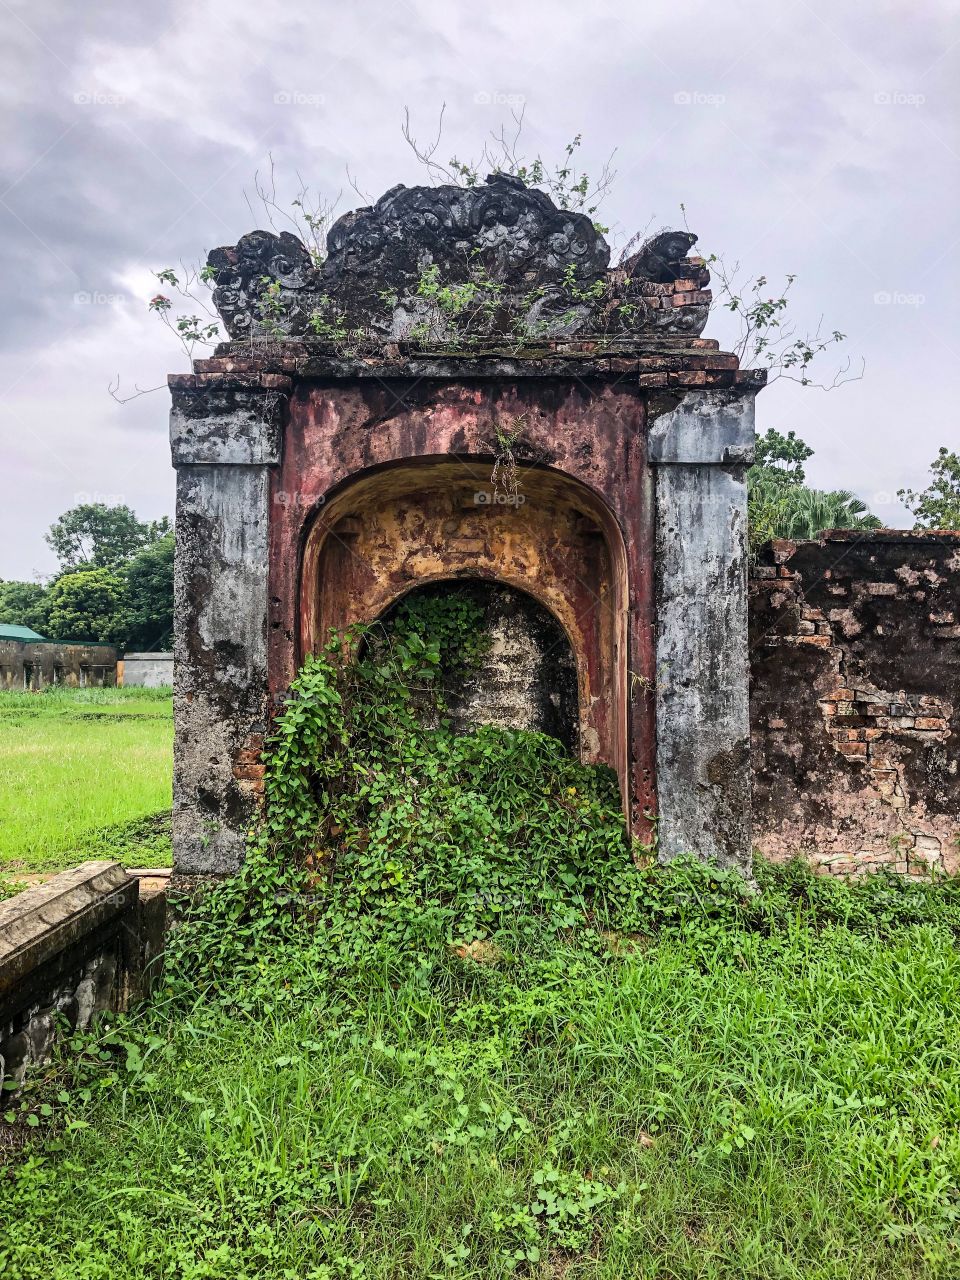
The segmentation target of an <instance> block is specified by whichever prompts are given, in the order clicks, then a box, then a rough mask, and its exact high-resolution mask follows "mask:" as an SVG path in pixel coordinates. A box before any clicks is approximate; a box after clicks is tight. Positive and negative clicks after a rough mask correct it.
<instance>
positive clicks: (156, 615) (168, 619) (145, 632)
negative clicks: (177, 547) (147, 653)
mask: <svg viewBox="0 0 960 1280" xmlns="http://www.w3.org/2000/svg"><path fill="white" fill-rule="evenodd" d="M126 610H127V636H126V643H127V647H128V648H131V649H159V648H162V647H163V646H164V645H165V644H168V643H169V638H170V635H171V633H172V631H173V533H172V532H171V533H166V534H164V536H163V537H162V538H160V539H158V540H157V541H156V542H153V543H151V544H150V545H149V546H146V547H144V548H143V549H142V550H141V551H138V552H137V554H136V555H135V556H134V557H133V559H132V560H131V561H130V563H129V564H128V565H127V569H126Z"/></svg>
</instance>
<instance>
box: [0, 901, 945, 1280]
mask: <svg viewBox="0 0 960 1280" xmlns="http://www.w3.org/2000/svg"><path fill="white" fill-rule="evenodd" d="M772 892H773V896H774V897H777V896H778V895H779V898H780V900H781V905H783V902H785V901H786V899H785V898H784V897H783V894H782V893H781V892H780V890H778V889H774V890H773V891H772ZM852 892H853V893H856V891H852ZM935 892H936V891H934V890H931V891H930V901H931V903H932V902H933V898H934V896H935ZM792 900H793V901H794V903H795V906H796V912H795V914H794V916H793V918H792V920H791V919H790V918H789V912H787V913H786V916H785V919H786V923H785V924H784V925H783V927H774V928H773V931H772V932H767V933H765V932H763V931H757V930H756V929H747V928H742V927H739V926H737V925H735V924H730V923H718V922H716V921H713V922H711V921H709V920H706V919H697V918H695V917H692V916H691V917H689V918H688V919H687V920H686V922H685V924H684V925H683V926H682V927H680V928H670V929H667V930H664V931H661V933H660V934H659V936H648V937H646V938H643V939H634V940H633V941H632V942H631V941H629V940H627V941H624V940H620V941H619V942H617V943H615V944H614V945H610V939H604V938H602V937H600V936H598V935H596V934H594V933H592V932H590V931H582V932H578V933H576V934H568V935H566V936H557V935H555V934H553V935H551V934H549V933H543V934H536V933H531V932H530V931H529V930H525V931H523V932H522V934H518V935H517V936H515V937H513V938H511V937H510V936H509V935H506V934H504V935H501V937H500V938H499V945H500V946H501V948H502V949H503V958H502V960H501V962H500V963H499V964H496V965H492V966H490V965H484V966H481V965H479V964H477V963H476V962H474V961H472V960H461V959H459V958H457V956H455V955H453V954H451V953H449V952H448V951H442V952H436V953H433V954H426V953H423V952H420V953H418V954H415V955H414V954H403V953H401V952H399V951H397V950H394V949H391V948H389V947H387V946H382V947H372V948H371V949H370V950H369V951H368V952H367V954H366V955H365V956H364V957H363V958H362V959H361V960H357V961H355V962H353V963H351V964H350V965H349V966H342V967H341V968H340V969H339V970H338V971H337V972H336V973H331V970H330V960H329V952H328V951H325V950H324V948H323V945H322V944H320V943H318V944H316V945H315V946H314V945H312V944H309V943H307V944H305V945H302V946H293V947H289V946H288V947H286V948H284V947H283V946H281V945H279V944H277V945H276V946H273V947H270V948H267V949H264V950H261V951H260V952H259V954H257V955H252V954H251V955H250V956H248V957H247V959H246V961H245V962H244V963H243V964H242V965H241V966H240V968H238V969H237V970H236V971H235V972H234V974H233V976H232V977H230V978H228V979H225V980H224V981H223V982H222V983H220V984H218V985H217V986H216V987H214V988H211V989H203V990H198V989H194V992H193V995H192V996H191V997H190V998H189V999H186V1000H185V999H184V994H185V993H184V989H183V988H182V987H180V986H179V984H178V983H175V984H174V986H173V987H171V988H169V989H168V991H167V995H166V997H164V996H163V995H161V996H160V997H159V998H158V1000H157V1002H156V1003H155V1004H154V1005H153V1006H152V1007H149V1008H147V1009H145V1010H144V1011H143V1012H142V1013H141V1014H140V1015H139V1016H138V1017H135V1018H133V1019H127V1020H123V1021H121V1022H120V1024H119V1025H118V1026H117V1027H116V1028H115V1029H114V1030H113V1031H112V1032H111V1033H110V1034H109V1035H107V1036H106V1037H102V1038H101V1040H100V1042H99V1043H98V1044H97V1045H96V1046H94V1048H93V1049H92V1050H91V1047H90V1045H89V1042H88V1043H87V1049H88V1056H87V1058H86V1060H85V1065H84V1066H83V1067H81V1068H80V1076H79V1078H77V1079H71V1078H70V1070H76V1069H77V1068H76V1063H75V1061H74V1066H73V1067H72V1068H68V1067H67V1066H60V1067H53V1068H51V1069H50V1072H49V1075H48V1079H47V1080H46V1081H41V1082H40V1083H39V1084H38V1085H37V1086H36V1089H35V1090H34V1092H33V1093H31V1094H29V1095H28V1096H27V1097H26V1098H25V1099H24V1100H23V1102H22V1104H21V1111H22V1113H24V1114H27V1113H32V1114H34V1115H35V1116H36V1117H37V1120H36V1121H35V1123H38V1128H37V1131H36V1132H37V1133H38V1134H40V1135H41V1138H42V1139H43V1140H42V1142H41V1144H40V1145H32V1146H30V1147H28V1150H27V1151H26V1152H21V1153H20V1154H19V1156H18V1164H17V1167H16V1168H15V1169H13V1170H12V1171H11V1175H10V1176H9V1177H8V1178H7V1179H2V1178H0V1222H3V1223H5V1224H6V1226H5V1228H4V1229H3V1230H0V1270H3V1274H4V1275H5V1276H9V1277H11V1280H41V1278H42V1280H93V1278H94V1277H96V1278H97V1280H100V1278H101V1277H102V1278H104V1280H106V1278H107V1277H113V1276H119V1275H122V1276H124V1278H125V1280H148V1278H149V1280H159V1278H160V1277H164V1278H166V1277H178V1278H182V1280H199V1278H200V1277H204V1278H205V1280H221V1278H222V1280H247V1278H248V1277H249V1278H251V1280H252V1278H253V1277H267V1278H268V1280H274V1278H276V1280H285V1278H287V1277H298V1278H300V1277H302V1278H304V1280H325V1278H327V1277H358V1276H362V1277H384V1278H386V1277H391V1278H392V1277H399V1276H403V1277H409V1280H415V1278H420V1277H424V1278H425V1277H434V1276H449V1277H460V1278H464V1280H465V1278H466V1277H471V1278H472V1277H477V1278H479V1277H484V1278H486V1277H499V1276H507V1275H509V1274H519V1275H525V1276H550V1277H558V1276H563V1277H569V1278H570V1280H574V1278H575V1277H648V1278H649V1280H667V1278H671V1280H673V1278H680V1277H710V1278H711V1280H712V1278H716V1280H720V1278H721V1277H722V1278H724V1280H734V1278H736V1280H742V1278H744V1277H755V1278H756V1280H761V1278H762V1280H771V1278H773V1280H800V1278H801V1277H802V1278H803V1280H841V1278H843V1280H846V1278H848V1277H850V1278H852V1277H856V1278H857V1280H879V1278H880V1277H889V1278H890V1280H894V1278H897V1280H901V1278H904V1277H916V1278H917V1280H919V1278H920V1277H924V1278H925V1280H934V1278H937V1277H949V1276H956V1275H957V1274H960V1235H958V1231H957V1224H958V1219H960V1131H958V1126H957V1117H958V1115H960V952H958V950H957V945H956V941H955V937H954V935H953V934H951V933H950V932H949V931H947V930H946V929H944V928H942V927H938V926H934V925H912V926H908V927H899V926H897V927H894V928H893V929H892V930H891V931H890V932H889V935H888V936H880V935H878V934H877V933H876V932H875V931H871V929H870V928H869V927H868V925H867V923H866V922H864V925H863V928H861V929H859V930H857V931H855V930H854V929H851V928H846V927H843V926H838V925H835V924H826V925H822V922H821V921H820V920H819V919H818V918H817V916H816V914H815V913H811V912H810V911H809V910H808V909H807V908H805V907H804V906H803V904H802V902H801V900H800V899H799V898H793V899H792ZM861 914H862V913H861ZM856 915H857V913H856V912H854V913H853V916H854V917H855V916H856ZM98 1054H99V1055H102V1057H100V1056H98ZM64 1086H65V1087H64ZM58 1099H59V1100H58ZM45 1100H46V1101H45ZM44 1107H45V1108H46V1110H45V1111H44V1110H43V1108H44ZM21 1111H18V1112H17V1116H16V1118H17V1120H22V1115H21ZM21 1128H22V1126H21ZM14 1131H16V1130H11V1132H14Z"/></svg>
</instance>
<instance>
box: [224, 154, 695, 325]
mask: <svg viewBox="0 0 960 1280" xmlns="http://www.w3.org/2000/svg"><path fill="white" fill-rule="evenodd" d="M695 242H696V236H694V235H692V234H691V233H689V232H686V231H664V232H660V233H659V234H658V235H655V236H653V237H652V238H651V239H650V240H648V241H647V242H646V243H645V244H644V245H643V246H642V247H641V249H640V250H639V252H637V253H635V254H634V255H633V256H632V257H630V258H628V259H626V261H624V262H621V263H620V264H619V265H618V266H616V267H613V268H610V266H609V262H610V248H609V246H608V244H607V242H606V240H605V239H604V238H603V236H602V234H601V233H600V232H599V231H598V230H597V228H596V227H595V226H594V224H593V223H592V222H591V220H590V218H588V217H587V216H586V215H585V214H582V213H575V212H572V211H571V210H569V209H560V208H558V207H557V206H556V204H554V202H553V200H551V198H550V197H549V196H548V195H547V194H546V193H545V192H543V191H539V190H536V189H533V188H529V187H527V186H526V185H525V184H524V183H523V182H522V181H521V180H520V179H519V178H516V177H512V176H510V175H508V174H491V175H490V176H489V177H488V178H487V179H486V182H485V183H483V184H482V185H478V186H475V187H456V186H439V187H405V186H397V187H393V188H392V189H391V190H390V191H388V192H386V194H385V195H383V196H381V197H380V199H379V200H378V201H377V202H376V204H375V205H373V206H372V207H369V208H364V209H356V210H354V211H353V212H351V213H347V214H345V215H344V216H343V217H342V218H340V219H338V221H337V222H336V223H334V225H333V226H332V227H331V228H330V232H329V234H328V236H327V256H326V258H325V259H324V260H323V261H322V262H320V263H318V262H314V260H313V259H312V258H311V255H310V253H309V252H308V250H307V248H306V246H305V245H304V244H303V243H302V241H300V240H299V239H298V238H297V237H296V236H294V235H291V234H290V233H289V232H283V233H281V234H280V235H277V234H275V233H273V232H271V231H252V232H250V233H249V234H248V235H245V236H242V237H241V239H240V240H239V241H238V242H237V244H236V245H234V246H231V247H227V248H221V249H214V250H213V251H212V252H211V254H210V256H209V258H208V264H209V265H210V266H211V267H213V268H214V269H215V271H216V288H215V290H214V294H213V300H214V304H215V305H216V308H217V310H218V311H219V313H220V316H221V318H222V320H223V323H224V325H225V327H226V329H227V332H228V334H229V335H230V337H231V338H233V339H243V338H248V337H256V336H271V337H278V338H282V337H302V336H309V335H311V334H312V335H314V336H316V337H320V338H330V339H333V340H334V341H337V340H351V341H358V340H359V341H368V342H371V343H382V342H389V341H397V340H400V339H408V340H414V341H416V340H421V341H423V342H426V343H440V344H443V343H460V342H463V341H464V340H470V339H485V338H486V339H490V338H503V337H508V338H511V339H513V340H516V341H521V342H531V341H536V339H537V338H543V339H551V338H560V337H574V336H588V335H594V334H597V335H599V334H607V335H616V336H618V337H621V338H630V337H631V336H636V337H638V338H639V337H641V336H643V335H648V336H649V335H662V336H684V337H693V336H696V335H698V334H699V333H701V332H702V330H703V327H704V324H705V323H706V319H707V314H708V311H709V306H710V295H709V293H708V292H705V287H706V285H707V283H708V281H709V273H708V272H707V270H706V268H705V266H704V264H703V261H702V260H701V259H699V258H688V257H687V256H686V255H687V252H688V251H689V249H690V248H691V247H692V245H693V244H694V243H695Z"/></svg>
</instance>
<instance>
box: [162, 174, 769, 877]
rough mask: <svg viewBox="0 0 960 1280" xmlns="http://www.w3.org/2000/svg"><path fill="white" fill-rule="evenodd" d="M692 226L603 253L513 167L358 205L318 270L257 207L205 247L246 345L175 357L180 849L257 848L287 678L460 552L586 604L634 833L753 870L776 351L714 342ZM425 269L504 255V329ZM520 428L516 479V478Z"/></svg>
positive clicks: (575, 629) (596, 691)
mask: <svg viewBox="0 0 960 1280" xmlns="http://www.w3.org/2000/svg"><path fill="white" fill-rule="evenodd" d="M694 239H695V237H693V236H692V235H691V234H690V233H689V232H687V231H683V232H679V231H677V232H664V233H661V234H658V235H657V236H654V237H653V238H652V239H651V240H650V241H649V242H648V243H647V244H645V245H643V246H642V247H641V248H640V249H639V250H638V252H637V253H636V254H633V255H631V257H630V258H628V259H627V261H626V262H623V263H621V264H619V265H618V266H617V267H616V268H615V269H610V270H608V263H609V247H608V246H607V245H606V244H605V243H604V242H603V240H602V237H601V236H599V233H598V232H597V229H596V227H595V226H594V225H593V224H592V223H591V222H590V220H589V218H587V217H585V216H584V215H582V214H577V213H573V212H571V211H570V210H562V209H558V208H556V207H555V206H554V205H553V204H552V203H551V201H550V199H549V197H548V196H546V195H545V193H543V192H542V191H533V190H529V189H528V188H526V187H525V186H524V184H523V183H522V182H521V181H520V180H519V179H517V178H511V177H508V176H506V175H503V174H499V175H491V177H490V178H489V179H488V181H487V182H486V183H483V184H478V186H477V187H476V188H454V187H438V188H435V189H429V188H412V189H408V188H405V187H402V186H400V187H395V188H393V189H392V190H391V191H389V192H387V193H386V194H385V195H384V196H383V197H382V198H381V199H380V200H378V201H377V202H376V204H375V205H373V206H372V207H370V208H367V209H362V210H356V211H354V212H353V213H351V214H348V215H346V216H345V217H344V218H343V219H341V220H340V222H339V223H338V224H337V226H336V227H335V228H334V229H333V230H332V232H331V236H330V239H329V244H328V249H329V253H328V256H327V257H326V259H325V260H324V262H323V263H322V264H317V263H316V262H314V261H313V260H312V259H311V257H310V255H309V253H308V252H307V250H306V248H305V246H304V245H303V244H301V243H300V242H299V241H297V239H296V237H294V236H290V235H285V236H280V237H278V236H276V235H274V234H272V233H270V232H262V231H261V232H255V233H253V234H251V235H249V236H245V237H243V238H242V239H241V240H240V241H239V242H238V243H237V244H236V245H231V246H227V247H225V248H223V249H218V250H215V251H214V252H213V253H212V254H211V257H210V267H211V269H212V270H213V272H214V273H215V276H216V283H217V287H216V291H215V295H214V299H215V302H216V304H217V307H218V309H219V310H220V313H221V316H222V317H223V320H224V323H225V324H226V326H227V329H228V332H229V333H230V336H231V339H232V341H231V342H229V343H225V344H223V345H222V346H220V347H219V348H218V350H217V352H216V354H215V355H214V357H213V358H211V359H206V360H198V361H196V362H195V363H194V370H193V372H192V373H191V374H188V375H182V376H178V377H174V378H172V379H171V385H172V387H173V392H174V404H173V413H172V416H171V437H172V441H173V456H174V462H175V465H176V466H177V468H178V479H177V561H176V643H175V652H176V675H175V681H176V711H175V714H176V750H175V777H174V795H175V800H174V844H175V857H176V862H177V867H178V869H179V870H181V871H183V872H185V873H198V872H217V871H225V870H229V869H231V868H233V867H235V866H237V865H238V863H239V861H240V860H241V859H242V857H243V852H244V833H245V832H246V830H247V829H248V827H249V822H250V818H251V815H252V814H253V813H254V811H255V808H256V805H257V803H258V799H259V796H260V794H261V784H262V776H263V765H262V762H261V758H260V756H261V750H262V746H263V741H264V735H265V733H267V732H268V731H269V726H270V717H271V697H273V698H278V697H282V696H283V693H284V691H285V690H286V688H287V687H288V686H289V684H290V681H291V680H292V679H293V677H294V675H295V673H296V670H297V664H298V663H299V662H300V661H301V660H302V658H303V655H304V654H305V653H307V652H310V651H311V650H312V649H314V648H316V647H317V646H318V645H319V644H320V643H321V640H322V637H323V635H324V634H325V632H326V630H327V629H328V628H329V627H330V626H338V625H343V624H344V623H347V622H350V621H354V620H357V619H369V618H370V617H376V616H377V615H378V614H379V613H380V612H381V611H382V610H383V609H385V608H388V607H389V606H390V604H391V603H392V602H393V601H394V600H396V599H397V598H398V597H400V596H402V595H403V593H404V592H406V591H409V590H410V589H411V588H412V587H415V586H417V585H418V584H422V583H427V582H430V581H436V580H439V579H444V578H450V577H451V576H453V577H463V576H465V577H470V578H474V579H486V580H488V581H491V582H498V583H504V584H506V585H507V586H509V587H511V588H514V589H516V590H519V591H525V592H528V593H529V594H530V595H531V596H533V597H535V598H536V599H537V600H538V601H539V602H540V603H541V604H542V605H543V606H544V607H545V608H546V609H548V610H549V611H550V613H551V614H553V615H554V616H555V617H556V618H557V619H558V620H559V622H560V623H561V624H562V626H563V628H564V630H565V631H566V634H567V635H568V636H569V637H570V641H571V646H572V648H573V651H574V653H575V655H576V661H577V669H578V703H579V718H580V743H579V747H580V753H581V756H582V758H583V759H584V760H586V761H603V762H606V763H608V764H610V765H611V766H612V767H613V768H614V769H615V771H616V773H617V775H618V778H619V780H620V784H621V788H622V790H623V794H624V805H625V808H626V809H627V812H628V813H629V817H630V821H631V823H632V829H633V830H634V831H635V832H636V833H638V834H640V835H641V836H644V837H646V838H650V837H652V835H653V834H654V832H656V836H657V839H658V844H659V849H660V853H661V856H664V857H670V856H673V855H675V854H679V853H691V852H692V853H696V854H698V855H699V856H700V857H704V858H707V857H716V858H719V859H720V860H722V861H723V862H725V863H727V864H732V865H736V866H740V867H743V868H744V869H746V868H748V867H749V863H750V786H749V722H748V697H747V692H748V690H747V639H746V635H747V631H746V617H747V614H746V571H745V570H746V484H745V473H746V467H747V465H748V463H749V461H750V450H751V447H752V443H753V398H754V394H755V392H756V391H757V389H758V388H759V387H760V386H762V384H763V375H762V373H761V374H760V375H757V374H754V373H751V372H749V371H744V370H741V369H740V368H739V367H738V361H737V357H736V356H735V355H733V354H729V353H724V352H721V351H719V350H718V346H717V343H716V342H714V341H712V340H711V339H704V338H701V337H700V336H699V335H700V332H701V329H702V327H703V324H704V323H705V321H706V318H707V315H708V311H709V303H710V295H709V293H708V292H707V290H706V285H707V283H708V279H709V276H708V272H707V269H706V264H705V263H704V262H703V261H702V259H699V258H696V257H691V256H689V255H688V251H689V249H690V247H691V245H692V243H693V240H694ZM427 264H429V265H430V268H431V270H432V271H434V272H435V273H436V274H437V278H438V279H439V280H442V281H443V282H444V283H448V284H450V285H456V286H457V287H461V286H464V285H469V284H471V281H472V277H471V275H470V272H471V271H472V270H474V268H477V269H481V270H485V271H487V272H489V273H490V276H489V278H490V279H491V280H493V281H496V284H497V292H496V297H497V305H496V306H494V307H489V308H486V307H483V308H480V309H479V311H480V313H482V314H480V315H479V317H474V319H477V321H478V323H481V322H482V323H481V328H482V332H479V331H468V330H469V326H467V329H464V328H463V326H462V325H461V324H460V320H459V319H458V318H457V317H453V319H454V320H455V321H456V323H453V324H452V325H451V324H450V323H448V321H449V319H450V317H445V316H443V315H438V314H435V313H436V311H437V307H436V305H434V303H431V302H430V301H429V299H427V298H426V297H425V294H424V291H423V289H422V283H423V279H422V273H423V270H424V267H425V265H427ZM574 279H575V280H576V285H575V288H574V289H573V290H571V281H572V280H574ZM265 281H269V282H270V285H271V292H270V294H269V299H270V308H269V314H267V313H266V312H265V309H264V305H263V304H264V301H265V299H266V298H267V296H268V295H267V294H265V292H264V285H265ZM460 319H462V317H460ZM267 325H268V327H265V326H267ZM320 335H325V336H320ZM504 441H506V442H507V447H508V449H509V451H510V453H511V455H512V457H513V459H514V461H515V462H516V463H517V465H518V467H519V470H520V472H521V473H522V475H521V486H520V488H519V490H517V491H515V492H513V491H511V487H510V485H509V480H508V482H507V485H506V489H505V491H503V488H500V489H498V487H497V485H495V484H493V483H492V476H491V470H492V463H493V455H494V453H496V451H497V450H498V449H500V450H501V452H502V451H503V448H504ZM508 473H509V468H508ZM521 496H522V498H523V502H522V503H521V502H519V501H518V499H519V498H520V497H521ZM511 498H513V499H514V501H513V502H509V501H507V499H511Z"/></svg>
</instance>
